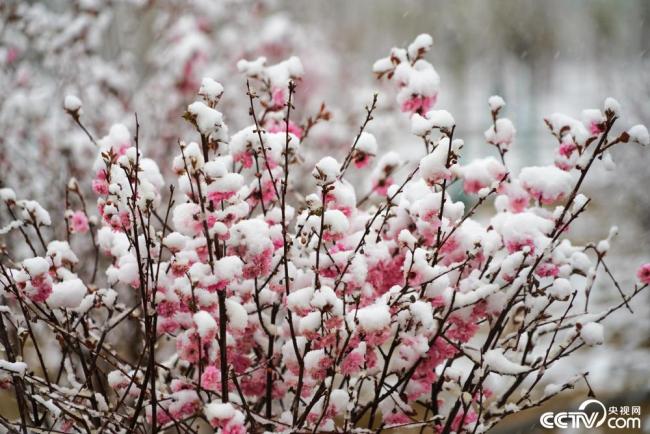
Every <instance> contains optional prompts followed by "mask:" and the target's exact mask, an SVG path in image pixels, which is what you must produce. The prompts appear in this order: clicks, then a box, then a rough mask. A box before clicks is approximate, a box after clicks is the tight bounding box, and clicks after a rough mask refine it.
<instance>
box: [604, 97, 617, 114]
mask: <svg viewBox="0 0 650 434" xmlns="http://www.w3.org/2000/svg"><path fill="white" fill-rule="evenodd" d="M604 107H605V112H608V111H609V112H612V113H613V114H614V115H615V116H620V115H621V104H620V103H619V102H618V101H617V100H615V99H614V98H612V97H609V98H605V104H604Z"/></svg>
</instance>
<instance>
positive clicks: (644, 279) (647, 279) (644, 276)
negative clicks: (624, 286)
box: [636, 263, 650, 285]
mask: <svg viewBox="0 0 650 434" xmlns="http://www.w3.org/2000/svg"><path fill="white" fill-rule="evenodd" d="M636 277H637V278H638V279H639V281H640V282H641V283H643V284H644V285H650V263H647V264H643V265H642V266H641V267H639V271H637V272H636Z"/></svg>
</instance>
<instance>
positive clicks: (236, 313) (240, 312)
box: [226, 299, 248, 330]
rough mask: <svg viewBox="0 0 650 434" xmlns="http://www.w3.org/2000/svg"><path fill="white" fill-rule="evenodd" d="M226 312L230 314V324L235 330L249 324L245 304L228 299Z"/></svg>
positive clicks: (242, 328)
mask: <svg viewBox="0 0 650 434" xmlns="http://www.w3.org/2000/svg"><path fill="white" fill-rule="evenodd" d="M226 313H227V315H228V324H229V325H230V327H232V328H233V329H235V330H244V329H245V328H246V325H247V324H248V312H246V309H244V306H242V305H241V304H239V303H238V302H236V301H235V300H232V299H228V300H226Z"/></svg>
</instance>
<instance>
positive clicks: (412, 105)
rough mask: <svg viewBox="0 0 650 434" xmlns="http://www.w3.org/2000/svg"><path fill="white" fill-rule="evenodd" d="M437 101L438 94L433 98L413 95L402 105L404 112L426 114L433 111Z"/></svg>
mask: <svg viewBox="0 0 650 434" xmlns="http://www.w3.org/2000/svg"><path fill="white" fill-rule="evenodd" d="M437 100H438V95H437V94H434V95H433V96H422V95H413V96H411V98H409V99H407V100H406V101H404V102H403V103H402V107H401V109H402V111H403V112H409V113H419V114H424V113H426V112H428V111H429V110H431V107H433V106H434V105H435V104H436V101H437Z"/></svg>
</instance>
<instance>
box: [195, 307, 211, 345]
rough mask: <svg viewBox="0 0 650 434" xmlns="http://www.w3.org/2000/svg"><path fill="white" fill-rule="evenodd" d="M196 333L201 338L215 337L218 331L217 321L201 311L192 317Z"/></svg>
mask: <svg viewBox="0 0 650 434" xmlns="http://www.w3.org/2000/svg"><path fill="white" fill-rule="evenodd" d="M192 319H193V320H194V325H195V326H196V331H197V332H198V334H199V336H201V338H206V337H208V336H214V335H215V334H216V330H217V321H215V319H214V318H213V317H212V315H211V314H210V313H208V312H206V311H204V310H200V311H198V312H197V313H195V314H194V315H193V316H192Z"/></svg>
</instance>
